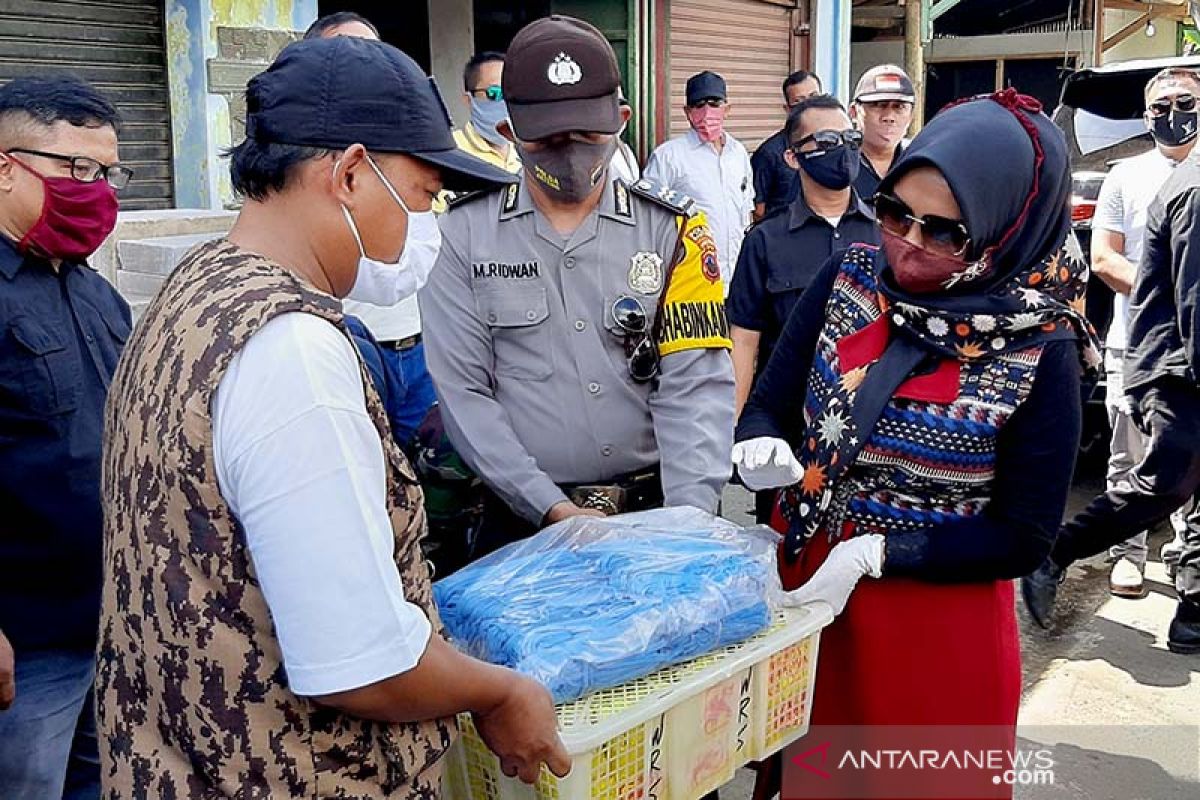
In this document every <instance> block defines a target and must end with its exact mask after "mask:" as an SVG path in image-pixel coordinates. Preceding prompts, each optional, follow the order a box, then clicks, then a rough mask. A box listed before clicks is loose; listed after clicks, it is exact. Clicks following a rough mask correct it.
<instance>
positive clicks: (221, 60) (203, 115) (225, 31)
mask: <svg viewBox="0 0 1200 800" xmlns="http://www.w3.org/2000/svg"><path fill="white" fill-rule="evenodd" d="M316 16H317V0H166V26H167V73H168V78H169V81H170V86H171V125H172V131H171V133H172V140H173V145H174V161H175V204H176V206H177V207H179V208H204V209H219V208H226V207H230V206H231V205H233V203H234V198H233V190H232V187H231V186H230V183H229V173H228V170H227V169H226V162H225V160H224V159H223V158H222V157H221V152H222V151H223V150H224V149H225V148H228V147H230V146H231V145H232V144H234V143H235V141H236V139H237V138H239V137H238V136H235V134H240V131H241V126H242V124H243V119H242V116H241V115H242V113H243V112H242V110H241V103H242V100H241V92H242V91H243V90H244V88H245V84H246V81H247V80H249V78H250V77H251V76H253V75H254V74H256V73H257V72H260V71H261V70H262V69H264V68H265V67H266V66H267V65H268V64H270V62H271V60H272V59H273V58H274V57H275V55H276V54H277V53H278V52H279V50H280V49H282V47H283V46H284V45H286V44H287V43H288V42H289V41H291V40H292V39H293V38H295V37H296V36H297V35H298V34H299V32H301V31H303V30H304V29H305V28H306V27H308V25H309V24H310V23H311V22H312V21H313V20H314V19H316Z"/></svg>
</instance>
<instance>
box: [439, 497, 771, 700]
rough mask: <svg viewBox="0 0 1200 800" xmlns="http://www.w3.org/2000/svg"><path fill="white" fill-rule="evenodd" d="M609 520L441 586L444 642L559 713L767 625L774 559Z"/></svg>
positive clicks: (498, 556) (504, 556) (525, 548)
mask: <svg viewBox="0 0 1200 800" xmlns="http://www.w3.org/2000/svg"><path fill="white" fill-rule="evenodd" d="M619 519H620V518H615V519H614V520H612V521H601V522H600V523H596V522H594V521H593V522H591V523H579V525H577V526H576V527H577V529H578V530H579V532H580V535H579V536H576V537H572V536H570V535H567V536H563V535H562V534H561V533H560V532H554V529H550V530H548V531H545V532H543V533H542V534H539V535H538V537H534V539H532V540H528V541H527V542H522V543H519V544H517V545H510V546H509V547H508V548H505V549H504V550H501V551H499V552H498V553H495V554H493V555H492V556H489V557H488V558H487V559H484V560H483V561H480V562H478V563H476V564H473V565H471V566H470V567H467V568H466V569H464V570H461V571H460V572H457V573H455V574H454V575H451V576H449V577H447V578H445V579H443V580H441V581H439V582H438V583H437V584H436V585H435V586H434V595H435V597H436V599H437V603H438V608H439V610H440V612H441V615H442V622H443V623H444V624H445V626H446V629H447V631H448V632H449V634H450V636H451V638H452V639H453V640H454V642H455V643H456V644H458V645H459V646H460V647H462V648H464V649H465V650H466V651H467V652H469V653H470V654H471V655H473V656H475V657H477V658H480V659H483V660H485V661H489V662H491V663H493V664H502V665H504V666H507V667H512V668H513V669H516V670H518V671H519V672H522V673H524V674H526V675H529V676H530V677H532V678H535V679H537V680H538V681H540V682H541V683H543V684H544V685H545V686H546V688H547V689H549V690H550V693H551V694H552V695H553V697H554V700H555V702H557V703H562V702H567V701H570V700H574V699H576V698H578V697H581V696H583V695H584V694H587V693H588V692H592V691H596V690H598V689H604V688H608V687H611V686H616V685H618V684H621V683H625V682H627V681H630V680H633V679H635V678H640V677H642V676H644V675H648V674H650V673H651V672H654V671H655V670H658V669H661V668H662V667H665V666H669V665H671V664H676V663H679V662H681V661H686V660H689V659H692V658H695V657H697V656H700V655H703V654H705V653H707V652H710V651H712V650H715V649H717V648H720V647H724V646H726V645H729V644H734V643H736V642H740V641H742V640H744V639H746V638H748V637H750V636H752V635H754V634H755V633H758V632H759V631H761V630H763V629H764V628H765V627H766V626H767V624H768V623H769V621H770V617H771V612H770V608H769V606H768V603H767V596H768V590H769V587H770V585H771V581H772V579H774V580H775V581H776V583H777V581H778V579H777V578H774V575H773V574H772V573H773V571H774V569H775V567H774V553H773V552H771V551H769V550H768V551H766V554H765V556H764V554H763V553H762V552H755V551H754V550H753V549H750V548H747V547H745V546H743V545H741V544H739V543H738V542H736V541H730V540H728V539H727V540H721V539H720V538H714V537H712V536H711V535H710V533H711V532H710V531H707V530H704V529H696V530H690V531H670V532H664V531H662V530H645V529H638V528H636V527H631V528H628V529H622V528H620V527H619V524H614V523H616V520H619ZM714 519H715V518H714ZM564 524H565V523H564ZM605 524H606V525H608V526H609V527H608V528H607V529H605V530H604V531H603V532H602V533H601V534H599V535H597V534H596V526H597V525H605ZM726 525H727V523H726ZM589 526H590V527H589ZM555 527H556V528H558V527H559V526H555ZM548 534H549V535H550V536H549V538H550V539H552V541H551V542H550V543H549V545H548V546H546V547H544V548H543V547H539V546H538V543H537V541H536V540H537V539H538V538H539V537H546V536H547V535H548Z"/></svg>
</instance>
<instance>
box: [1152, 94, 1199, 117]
mask: <svg viewBox="0 0 1200 800" xmlns="http://www.w3.org/2000/svg"><path fill="white" fill-rule="evenodd" d="M1172 106H1174V107H1175V110H1176V111H1183V112H1185V113H1186V112H1189V111H1195V110H1196V97H1195V95H1190V94H1181V95H1179V96H1178V97H1175V98H1173V99H1164V100H1156V101H1154V102H1153V103H1151V104H1150V105H1149V107H1148V110H1149V111H1150V116H1152V117H1165V116H1166V115H1167V114H1170V113H1171V107H1172Z"/></svg>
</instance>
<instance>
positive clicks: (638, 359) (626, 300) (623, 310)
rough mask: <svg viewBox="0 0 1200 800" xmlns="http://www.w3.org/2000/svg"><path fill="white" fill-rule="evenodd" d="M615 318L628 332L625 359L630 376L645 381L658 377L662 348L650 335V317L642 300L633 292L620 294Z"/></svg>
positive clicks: (615, 308)
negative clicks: (659, 351)
mask: <svg viewBox="0 0 1200 800" xmlns="http://www.w3.org/2000/svg"><path fill="white" fill-rule="evenodd" d="M612 317H613V321H614V322H616V323H617V327H618V328H620V329H621V330H622V331H623V332H624V334H625V363H626V366H627V367H628V368H629V377H631V378H633V380H634V381H635V382H636V383H645V382H646V381H649V380H653V379H654V378H656V377H658V369H659V358H658V348H657V347H655V346H654V342H653V341H652V340H651V337H650V318H649V316H648V315H647V314H646V307H645V306H643V305H642V301H641V300H638V299H637V298H636V297H631V296H630V295H622V296H621V297H618V298H617V299H616V300H615V301H613V304H612Z"/></svg>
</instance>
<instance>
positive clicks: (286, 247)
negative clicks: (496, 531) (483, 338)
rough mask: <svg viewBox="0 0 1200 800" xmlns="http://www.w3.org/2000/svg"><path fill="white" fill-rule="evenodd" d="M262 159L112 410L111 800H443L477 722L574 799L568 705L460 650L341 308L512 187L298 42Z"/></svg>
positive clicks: (162, 303) (392, 80)
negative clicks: (443, 208)
mask: <svg viewBox="0 0 1200 800" xmlns="http://www.w3.org/2000/svg"><path fill="white" fill-rule="evenodd" d="M246 136H247V138H246V140H245V141H244V142H242V143H241V144H240V145H239V146H238V147H236V148H235V149H234V151H233V153H232V162H231V171H232V178H233V184H234V187H235V188H236V189H237V190H238V191H239V193H240V194H242V195H243V196H244V197H245V199H246V203H245V206H244V208H243V209H242V212H241V214H240V215H239V217H238V221H237V223H236V224H235V225H234V227H233V230H232V231H231V232H230V234H229V236H228V238H227V239H222V240H218V241H215V242H212V243H209V244H206V245H202V246H200V247H199V248H197V249H196V250H194V251H192V252H191V253H190V254H189V255H188V256H187V257H186V258H185V259H184V261H183V262H182V263H181V264H180V266H179V267H178V268H177V269H176V271H175V272H174V274H173V275H172V276H171V277H170V278H169V279H168V280H167V283H166V284H165V286H164V287H163V289H162V291H161V293H160V294H159V295H158V297H157V298H156V299H155V301H154V302H153V304H152V305H151V306H150V308H149V309H148V310H147V312H146V315H145V317H144V319H143V320H142V322H141V324H140V325H139V327H138V328H137V330H136V331H135V332H134V334H133V336H132V337H131V338H130V340H129V343H128V346H127V348H126V351H125V355H124V357H123V359H122V360H121V362H120V364H119V366H118V368H117V373H116V376H115V378H114V379H113V383H112V389H111V392H110V396H109V403H108V407H107V410H106V420H105V423H106V428H105V453H104V464H103V479H102V484H103V498H104V512H105V552H104V580H105V586H104V598H103V610H102V615H101V634H100V644H99V653H98V667H97V688H96V692H97V696H98V704H97V706H98V722H99V728H100V751H101V768H102V774H103V782H104V794H105V796H106V797H109V798H125V797H145V796H150V797H176V798H214V797H238V798H267V797H270V798H282V797H297V798H299V797H302V798H324V797H338V798H382V797H393V798H434V797H436V796H437V793H438V782H439V775H440V760H441V757H442V755H443V753H444V752H445V750H446V748H447V747H448V746H449V745H450V742H451V741H452V739H453V736H454V734H455V724H454V714H456V713H457V712H461V711H470V712H472V713H473V714H474V717H475V723H476V726H477V727H478V728H479V730H480V733H481V734H482V735H483V737H484V739H485V741H487V743H488V745H489V746H490V747H491V748H492V749H493V750H495V751H496V753H497V754H498V755H499V756H500V760H501V765H502V767H503V769H504V771H505V772H506V773H508V774H510V775H516V774H519V775H520V777H521V778H522V779H524V780H526V781H527V782H532V781H533V780H535V779H536V777H537V774H538V771H539V770H540V768H541V766H542V764H543V763H545V764H546V765H547V766H549V768H550V769H551V770H553V771H554V772H555V773H558V774H563V773H565V771H566V770H567V769H569V761H568V760H567V758H566V755H565V753H564V751H563V749H562V744H561V742H560V741H559V739H558V736H557V733H556V730H555V717H554V709H553V705H552V703H551V700H550V696H549V694H548V693H547V692H546V691H545V689H544V688H542V687H541V686H539V685H538V684H536V683H535V682H533V681H531V680H529V679H527V678H523V677H521V676H518V675H517V674H516V673H514V672H511V671H509V670H505V669H502V668H499V667H494V666H491V665H487V664H483V663H481V662H478V661H475V660H473V659H470V658H468V657H466V656H464V655H462V654H460V653H458V652H457V651H456V650H454V649H453V648H452V647H451V646H450V645H449V644H447V643H446V642H445V641H444V640H443V639H442V638H441V637H440V635H439V624H438V619H437V613H436V610H435V608H434V605H433V601H432V595H431V591H430V576H429V571H428V567H427V563H426V562H425V560H424V558H423V557H422V555H421V550H420V546H419V545H420V539H421V537H422V535H423V533H424V529H425V515H424V511H423V508H422V497H421V491H420V489H419V487H418V486H417V483H416V479H415V478H414V476H413V472H412V469H411V467H410V466H409V464H408V462H407V461H406V460H405V459H404V456H403V455H402V454H401V453H400V451H399V449H398V448H397V447H396V446H395V444H394V443H393V442H392V439H391V437H390V435H389V432H388V428H387V421H386V417H385V415H384V412H383V408H382V404H381V403H380V401H379V397H378V395H377V394H376V392H375V390H374V388H373V387H372V385H371V383H370V381H369V379H367V378H366V374H365V372H364V371H363V368H362V365H361V362H360V361H359V359H358V356H357V355H356V352H355V349H354V345H353V344H352V343H351V340H350V337H349V334H348V333H347V331H346V329H345V325H344V323H343V316H342V307H341V301H340V299H339V298H341V297H344V296H346V295H348V294H350V293H351V290H352V288H353V289H354V293H355V294H360V296H361V289H362V287H363V286H365V287H366V289H367V290H368V291H367V294H368V295H369V294H370V291H373V290H378V291H383V292H385V293H386V292H389V291H392V290H393V289H394V287H390V288H389V287H388V286H387V283H388V281H389V279H391V280H394V281H397V282H402V281H407V282H409V283H412V282H419V281H420V279H421V276H422V275H424V274H427V271H428V268H429V266H430V265H431V263H432V259H434V258H436V255H437V249H438V246H439V243H440V237H439V236H438V234H437V227H436V224H431V223H432V217H431V215H430V213H429V212H428V211H427V209H429V207H430V203H431V201H432V200H433V198H434V196H435V195H436V194H437V193H438V192H439V191H441V189H442V186H443V180H444V181H445V183H446V184H447V185H448V187H449V188H451V189H464V188H465V189H469V188H478V187H480V186H485V185H488V184H490V183H491V182H493V181H504V180H507V175H506V173H504V172H502V171H501V170H498V169H494V168H491V167H488V166H487V165H484V164H483V163H482V162H479V161H476V160H475V159H473V158H471V157H469V156H467V155H465V154H463V153H462V152H461V151H459V150H457V149H456V148H455V146H454V141H453V139H452V138H451V135H450V120H449V117H448V115H447V114H446V110H445V106H444V104H443V103H442V101H441V97H440V95H438V93H437V89H436V87H435V86H434V85H433V83H432V81H431V80H430V79H428V78H427V77H426V76H425V75H424V74H423V73H422V72H421V70H420V69H419V68H418V67H417V65H416V64H415V63H414V62H413V61H412V60H411V59H410V58H408V57H407V56H405V55H404V54H403V53H401V52H400V51H399V50H396V49H395V48H393V47H391V46H389V45H386V44H383V43H381V42H378V41H367V40H364V39H356V38H351V37H335V38H333V39H318V40H312V41H306V42H299V43H296V44H293V45H290V46H289V47H288V48H286V49H285V50H284V51H283V53H282V54H280V56H279V58H278V59H277V60H276V61H275V63H274V64H273V65H272V66H271V67H270V68H269V69H268V70H267V71H266V72H264V73H263V74H261V75H259V76H257V77H256V78H254V79H253V80H252V81H251V82H250V84H249V86H248V89H247V120H246ZM410 209H411V210H410ZM372 256H374V258H372ZM372 287H374V289H372Z"/></svg>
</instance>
